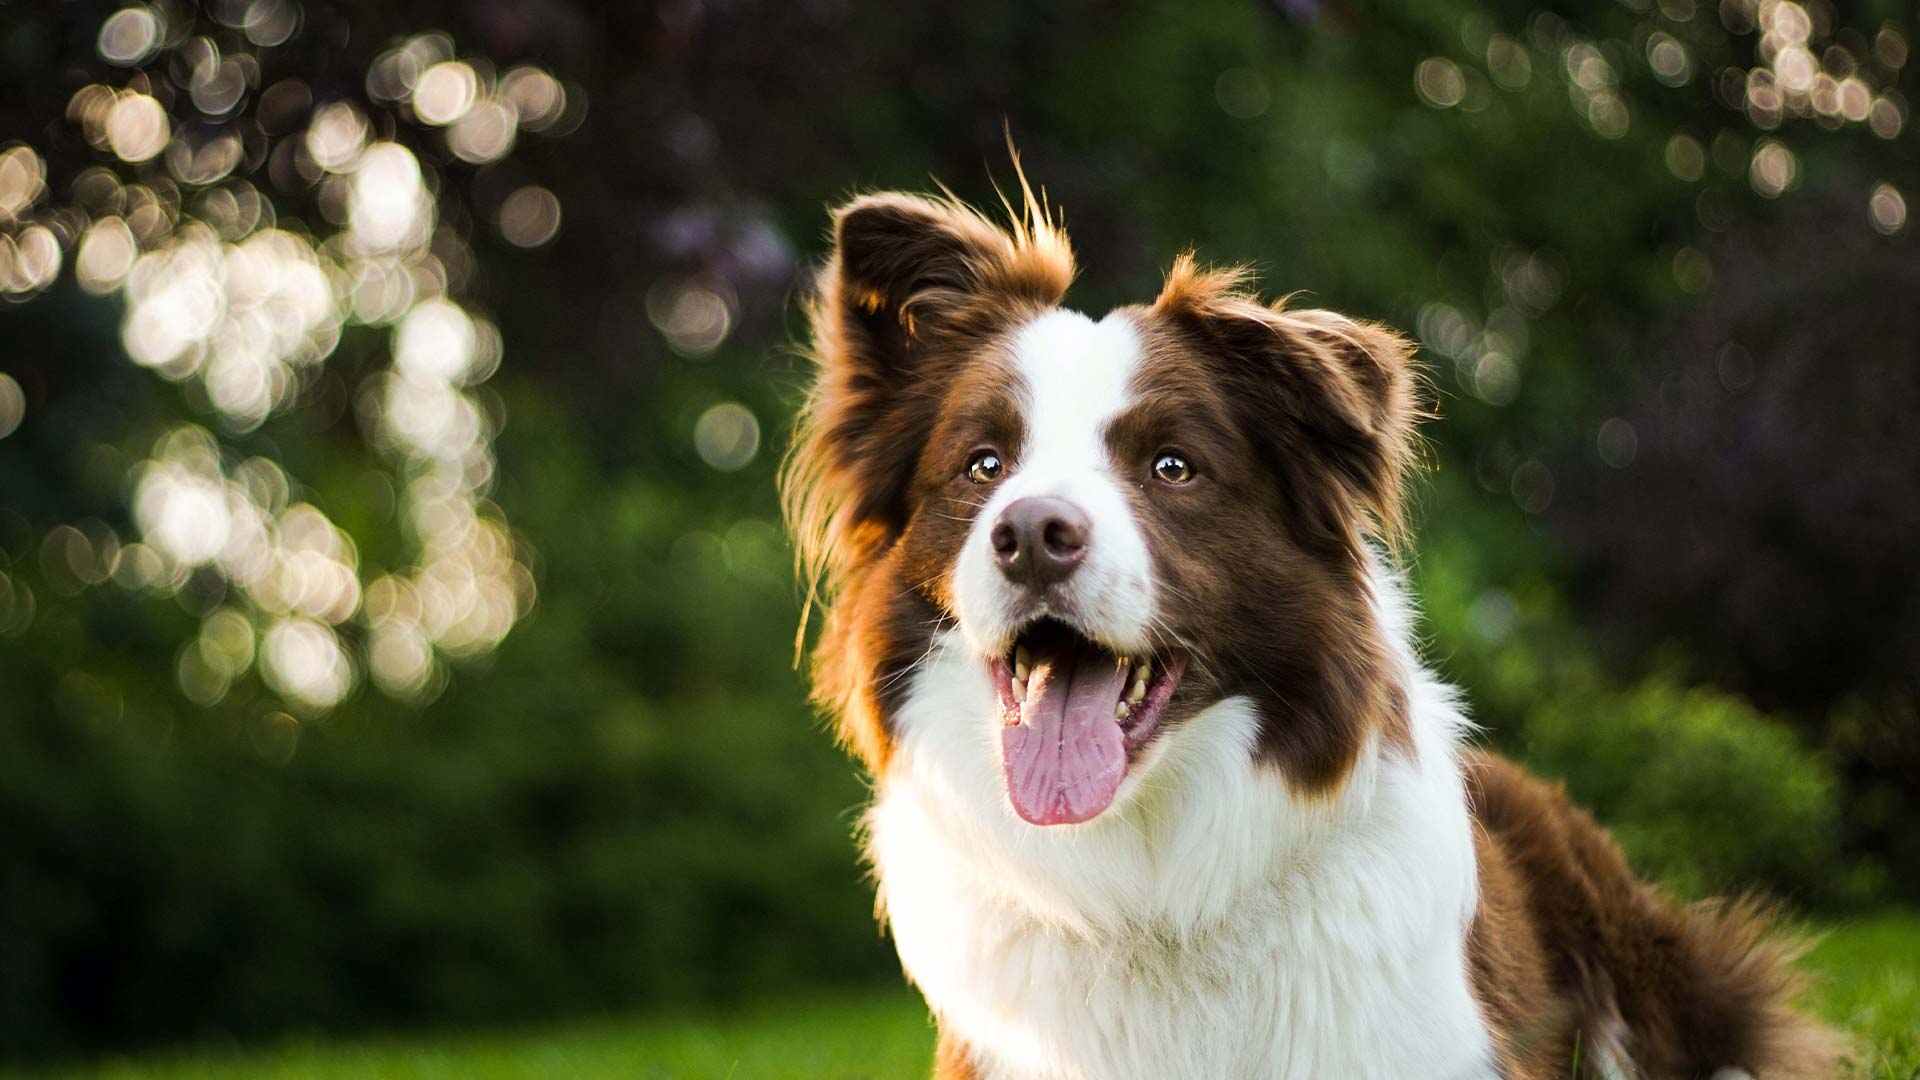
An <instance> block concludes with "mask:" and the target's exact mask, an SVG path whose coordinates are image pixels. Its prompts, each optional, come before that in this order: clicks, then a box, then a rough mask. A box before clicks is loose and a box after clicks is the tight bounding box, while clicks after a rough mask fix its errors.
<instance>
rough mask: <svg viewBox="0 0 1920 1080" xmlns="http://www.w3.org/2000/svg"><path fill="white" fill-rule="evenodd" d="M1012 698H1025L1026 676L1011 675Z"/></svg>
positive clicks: (1021, 699)
mask: <svg viewBox="0 0 1920 1080" xmlns="http://www.w3.org/2000/svg"><path fill="white" fill-rule="evenodd" d="M1013 698H1014V700H1015V701H1025V700H1027V677H1026V676H1024V675H1015V676H1014V677H1013Z"/></svg>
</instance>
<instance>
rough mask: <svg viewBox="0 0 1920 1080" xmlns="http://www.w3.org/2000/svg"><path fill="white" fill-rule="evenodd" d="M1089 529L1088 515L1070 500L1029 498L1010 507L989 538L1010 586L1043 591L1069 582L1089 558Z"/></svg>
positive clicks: (996, 558) (1001, 513) (1002, 513)
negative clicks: (1069, 578)
mask: <svg viewBox="0 0 1920 1080" xmlns="http://www.w3.org/2000/svg"><path fill="white" fill-rule="evenodd" d="M1091 529H1092V527H1091V525H1090V524H1089V523H1088V521H1087V515H1086V514H1085V513H1083V512H1082V511H1081V509H1080V508H1079V507H1077V506H1075V505H1073V504H1072V503H1070V502H1068V501H1067V500H1065V499H1056V498H1053V497H1052V496H1047V495H1031V496H1028V497H1027V498H1024V499H1015V500H1014V501H1013V502H1011V503H1009V504H1007V508H1006V509H1005V510H1002V511H1000V520H999V521H996V522H994V524H993V532H992V533H990V534H988V536H987V539H989V540H991V541H992V542H993V558H994V561H995V562H997V563H999V564H1000V572H1001V573H1002V574H1005V575H1006V576H1007V580H1008V581H1011V582H1013V583H1014V584H1016V585H1026V586H1028V587H1030V588H1035V589H1043V588H1045V587H1047V586H1048V585H1053V584H1056V583H1058V582H1061V581H1064V580H1066V578H1067V575H1069V574H1071V573H1073V569H1074V567H1076V566H1079V565H1080V563H1081V561H1082V560H1084V559H1085V558H1086V557H1087V534H1088V533H1089V532H1090V531H1091Z"/></svg>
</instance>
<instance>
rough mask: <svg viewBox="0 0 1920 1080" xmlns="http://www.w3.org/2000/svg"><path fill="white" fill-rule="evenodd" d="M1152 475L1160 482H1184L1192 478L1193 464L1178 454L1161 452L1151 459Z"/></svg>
mask: <svg viewBox="0 0 1920 1080" xmlns="http://www.w3.org/2000/svg"><path fill="white" fill-rule="evenodd" d="M1153 475H1154V476H1155V477H1157V478H1159V480H1160V481H1161V482H1162V483H1166V484H1184V483H1186V482H1187V481H1189V480H1192V479H1193V466H1191V465H1188V464H1187V459H1186V458H1183V457H1181V456H1180V455H1179V454H1161V455H1160V456H1159V457H1157V458H1154V459H1153Z"/></svg>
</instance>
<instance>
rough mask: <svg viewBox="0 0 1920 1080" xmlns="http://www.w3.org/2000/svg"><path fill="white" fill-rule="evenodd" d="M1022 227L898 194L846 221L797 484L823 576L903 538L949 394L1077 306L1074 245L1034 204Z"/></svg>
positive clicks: (827, 276) (803, 525)
mask: <svg viewBox="0 0 1920 1080" xmlns="http://www.w3.org/2000/svg"><path fill="white" fill-rule="evenodd" d="M1009 216H1010V217H1012V218H1013V220H1010V221H1009V222H1007V223H1006V224H1005V225H1004V226H1003V225H1000V224H996V223H994V222H991V221H988V220H987V219H986V218H985V217H984V216H982V215H981V214H980V213H978V212H977V211H975V210H973V209H972V208H971V207H968V206H966V205H964V204H962V203H960V202H959V201H958V200H955V199H952V198H947V199H937V198H925V197H922V196H918V195H903V194H898V193H892V192H888V193H882V194H877V195H864V196H861V197H859V198H857V199H854V200H853V201H852V202H849V203H847V204H846V205H845V206H842V207H840V208H839V209H838V210H836V211H835V212H834V215H833V253H832V257H831V258H830V259H829V260H828V262H827V265H826V267H825V268H824V269H823V270H822V271H821V274H820V277H819V279H818V283H817V288H816V293H815V296H814V300H813V305H812V311H811V315H812V322H813V338H814V342H813V345H814V349H813V351H814V357H815V360H816V361H817V363H818V370H817V372H816V374H815V382H814V387H813V391H812V393H811V395H810V397H809V399H808V401H807V404H806V407H805V409H804V410H803V412H802V415H801V426H800V431H799V433H798V438H797V439H796V442H795V449H794V452H793V455H792V457H791V458H790V459H789V465H788V470H787V475H786V490H787V509H788V518H789V521H790V522H791V523H792V525H793V530H794V533H795V537H796V540H797V543H798V546H799V547H800V550H801V555H802V559H803V562H805V563H806V564H808V566H809V569H810V570H811V571H812V572H813V573H814V574H815V575H820V574H822V573H825V574H827V575H828V576H831V575H832V574H833V573H834V572H835V571H836V569H837V564H839V563H843V562H845V561H846V560H851V559H859V558H861V557H864V556H866V555H869V554H872V553H873V552H875V551H877V550H879V549H880V548H882V547H884V546H885V544H886V543H887V542H888V541H890V540H891V539H892V538H893V537H895V536H897V535H898V534H899V532H900V530H901V529H902V528H904V526H905V524H906V519H907V513H908V495H907V489H908V485H909V482H910V481H911V479H912V477H913V473H914V469H915V466H916V461H917V456H918V454H919V452H920V449H921V448H922V447H923V446H924V445H925V443H926V440H927V438H928V436H929V434H930V433H931V431H932V428H933V425H934V422H935V420H936V419H937V417H938V411H939V407H940V397H939V395H938V393H936V392H935V390H937V388H939V387H940V386H941V385H942V384H943V382H944V381H945V380H946V379H947V378H949V377H950V376H951V375H952V373H953V372H954V371H955V370H957V368H958V367H959V365H961V364H963V363H965V362H966V360H967V359H968V358H969V357H970V356H972V355H974V354H975V353H976V351H977V350H978V349H979V348H980V347H982V346H983V345H985V344H986V343H988V342H989V341H990V340H991V339H992V338H993V337H994V336H995V335H996V334H998V333H1000V332H1002V331H1004V330H1005V329H1007V328H1008V327H1010V326H1013V325H1015V324H1017V323H1018V322H1019V321H1021V320H1022V319H1025V318H1028V317H1031V316H1032V315H1035V314H1038V313H1039V312H1041V311H1044V310H1045V309H1047V308H1049V307H1051V306H1053V305H1054V304H1057V303H1059V301H1060V299H1061V298H1062V297H1063V296H1064V295H1065V294H1066V290H1067V285H1068V283H1069V282H1071V281H1072V279H1073V271H1074V267H1073V253H1072V251H1071V249H1070V248H1069V247H1068V245H1067V239H1066V234H1065V233H1063V232H1062V231H1060V229H1059V228H1058V227H1057V226H1055V225H1054V224H1053V223H1052V222H1051V221H1050V220H1048V219H1047V217H1046V216H1045V213H1044V212H1043V211H1042V210H1041V209H1040V208H1039V207H1037V206H1036V205H1035V204H1034V202H1033V200H1032V198H1031V196H1029V198H1028V201H1027V206H1026V212H1025V213H1024V215H1021V216H1018V217H1015V216H1013V215H1011V214H1010V215H1009Z"/></svg>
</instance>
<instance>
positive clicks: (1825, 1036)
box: [1466, 754, 1843, 1080]
mask: <svg viewBox="0 0 1920 1080" xmlns="http://www.w3.org/2000/svg"><path fill="white" fill-rule="evenodd" d="M1466 767H1467V789H1468V797H1469V800H1470V802H1471V804H1472V808H1473V813H1474V820H1475V822H1476V824H1477V825H1478V826H1479V828H1480V830H1481V834H1480V839H1479V844H1478V845H1477V846H1478V851H1479V857H1480V884H1481V901H1480V910H1479V912H1478V913H1477V915H1476V917H1475V920H1474V924H1473V928H1472V931H1471V934H1470V936H1469V937H1468V956H1469V960H1470V962H1471V966H1472V970H1473V974H1474V977H1475V978H1474V985H1475V988H1476V990H1477V992H1478V994H1479V996H1480V1000H1481V1007H1482V1009H1483V1010H1484V1011H1485V1013H1486V1015H1487V1017H1488V1019H1489V1021H1491V1022H1492V1023H1493V1025H1494V1028H1495V1030H1496V1032H1498V1033H1500V1035H1501V1036H1502V1046H1501V1049H1502V1054H1503V1057H1502V1061H1501V1066H1502V1069H1503V1073H1502V1075H1503V1076H1505V1077H1507V1078H1508V1080H1535V1078H1538V1080H1549V1078H1552V1080H1558V1078H1562V1077H1567V1076H1569V1075H1572V1074H1571V1072H1570V1070H1571V1064H1572V1062H1573V1061H1574V1055H1575V1045H1576V1039H1577V1040H1578V1045H1579V1046H1580V1047H1581V1048H1582V1049H1581V1053H1580V1057H1581V1059H1582V1060H1583V1061H1584V1062H1586V1063H1587V1064H1586V1066H1583V1070H1582V1071H1581V1072H1580V1073H1579V1075H1580V1076H1582V1077H1594V1078H1596V1080H1597V1078H1599V1077H1601V1076H1602V1075H1603V1074H1602V1073H1600V1072H1599V1071H1598V1066H1597V1064H1596V1058H1597V1057H1599V1056H1600V1054H1601V1052H1602V1051H1603V1050H1604V1049H1614V1050H1616V1051H1618V1052H1621V1053H1623V1054H1624V1055H1625V1056H1626V1057H1627V1058H1628V1059H1629V1060H1631V1061H1632V1062H1633V1064H1634V1065H1635V1066H1636V1067H1637V1068H1638V1069H1639V1074H1638V1075H1639V1076H1640V1077H1643V1078H1645V1080H1694V1078H1704V1077H1707V1076H1709V1075H1711V1074H1712V1073H1713V1072H1714V1071H1715V1070H1716V1069H1718V1068H1721V1067H1723V1066H1729V1065H1732V1066H1738V1067H1740V1068H1744V1069H1746V1070H1748V1071H1749V1072H1752V1073H1753V1074H1754V1076H1755V1077H1756V1078H1757V1080H1800V1078H1807V1080H1812V1078H1816V1077H1817V1078H1826V1077H1831V1076H1833V1075H1834V1073H1835V1069H1836V1068H1837V1066H1838V1061H1839V1056H1840V1053H1841V1051H1842V1049H1843V1043H1842V1041H1841V1040H1840V1039H1839V1038H1838V1037H1837V1036H1835V1035H1834V1034H1833V1033H1832V1032H1831V1031H1829V1030H1827V1029H1826V1028H1824V1027H1822V1026H1820V1025H1818V1024H1816V1023H1814V1022H1813V1021H1811V1020H1808V1019H1806V1018H1805V1017H1803V1016H1801V1015H1799V1014H1797V1013H1795V1012H1794V1011H1793V1010H1792V1009H1791V1007H1790V1002H1791V1000H1792V998H1793V996H1794V995H1795V993H1796V992H1797V991H1798V990H1799V989H1800V985H1801V981H1800V979H1799V977H1798V976H1797V975H1796V974H1795V972H1794V971H1793V968H1792V964H1793V961H1794V960H1795V959H1796V958H1797V957H1798V955H1799V951H1800V950H1799V948H1798V947H1797V946H1796V945H1794V944H1793V943H1792V941H1791V939H1790V938H1787V937H1784V936H1782V935H1781V934H1780V931H1779V925H1778V922H1777V920H1776V918H1775V917H1774V916H1773V915H1771V914H1770V913H1769V912H1768V911H1767V909H1766V908H1764V907H1763V906H1761V905H1759V904H1757V903H1755V902H1753V901H1751V900H1735V901H1714V902H1709V903H1704V904H1697V905H1693V906H1691V907H1679V906H1676V905H1674V904H1673V903H1671V902H1670V901H1668V900H1667V899H1666V898H1665V897H1663V896H1662V895H1661V894H1660V893H1659V891H1658V890H1656V889H1655V888H1653V887H1652V886H1650V885H1647V884H1646V883H1644V882H1642V881H1640V880H1638V879H1637V878H1635V877H1634V876H1633V872H1632V870H1630V869H1629V868H1628V866H1627V863H1626V859H1625V858H1624V857H1623V856H1622V855H1621V854H1620V850H1619V848H1618V847H1617V846H1616V845H1615V844H1614V842H1613V840H1612V839H1611V838H1610V837H1608V836H1607V834H1606V832H1605V831H1604V830H1602V829H1601V828H1600V827H1599V826H1598V825H1596V824H1594V822H1593V819H1592V818H1590V817H1588V816H1587V815H1586V814H1585V813H1582V812H1581V811H1580V810H1578V809H1575V808H1574V807H1573V806H1572V805H1571V804H1569V803H1568V802H1567V800H1566V797H1565V795H1564V794H1563V793H1562V792H1561V791H1559V790H1558V789H1555V788H1550V787H1548V786H1547V785H1546V784H1544V783H1542V782H1541V781H1540V780H1537V779H1535V778H1533V777H1531V776H1529V775H1527V774H1526V773H1525V772H1523V771H1522V770H1521V769H1520V768H1519V767H1517V766H1515V765H1513V764H1512V763H1510V762H1507V761H1504V760H1502V759H1500V758H1498V757H1494V756H1492V755H1489V754H1476V755H1471V756H1470V757H1469V758H1468V760H1467V763H1466Z"/></svg>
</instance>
